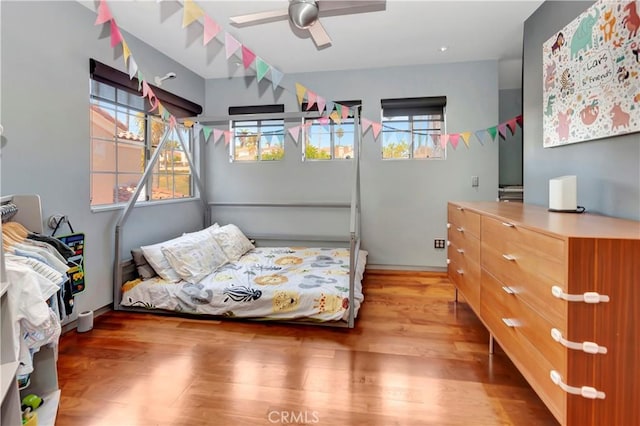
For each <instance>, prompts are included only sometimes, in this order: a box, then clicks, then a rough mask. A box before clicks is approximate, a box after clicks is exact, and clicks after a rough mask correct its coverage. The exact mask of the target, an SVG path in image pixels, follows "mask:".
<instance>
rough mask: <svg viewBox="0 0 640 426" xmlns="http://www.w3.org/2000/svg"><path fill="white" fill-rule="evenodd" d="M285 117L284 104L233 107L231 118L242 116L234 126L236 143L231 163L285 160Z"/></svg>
mask: <svg viewBox="0 0 640 426" xmlns="http://www.w3.org/2000/svg"><path fill="white" fill-rule="evenodd" d="M283 113H284V104H275V105H252V106H232V107H229V115H232V116H233V115H237V116H238V119H237V120H231V122H230V127H231V131H232V132H233V141H232V143H231V144H229V145H230V146H229V160H230V161H232V162H233V161H240V162H242V161H248V162H251V161H274V160H282V158H284V135H285V129H284V119H283V118H282V115H283ZM256 114H257V116H256ZM252 116H254V117H255V118H259V119H254V118H253V117H252Z"/></svg>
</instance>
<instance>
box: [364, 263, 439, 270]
mask: <svg viewBox="0 0 640 426" xmlns="http://www.w3.org/2000/svg"><path fill="white" fill-rule="evenodd" d="M366 270H367V271H413V272H447V267H446V266H445V267H441V266H411V265H376V264H367V266H366Z"/></svg>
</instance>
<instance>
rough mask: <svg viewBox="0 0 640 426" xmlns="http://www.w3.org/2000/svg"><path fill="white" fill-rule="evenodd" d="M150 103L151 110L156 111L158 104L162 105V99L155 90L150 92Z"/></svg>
mask: <svg viewBox="0 0 640 426" xmlns="http://www.w3.org/2000/svg"><path fill="white" fill-rule="evenodd" d="M149 91H150V92H151V89H149ZM149 103H150V104H151V109H150V110H149V112H153V111H155V110H156V108H158V106H159V105H160V101H159V100H158V98H157V97H156V95H155V94H154V93H153V92H151V93H150V94H149Z"/></svg>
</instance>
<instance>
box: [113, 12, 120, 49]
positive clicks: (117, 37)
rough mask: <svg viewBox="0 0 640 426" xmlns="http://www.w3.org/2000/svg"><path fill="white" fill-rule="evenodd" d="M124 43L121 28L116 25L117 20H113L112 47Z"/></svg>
mask: <svg viewBox="0 0 640 426" xmlns="http://www.w3.org/2000/svg"><path fill="white" fill-rule="evenodd" d="M121 42H122V34H121V33H120V28H118V25H117V24H116V20H115V19H112V20H111V47H112V48H114V47H116V46H117V45H118V44H120V43H121Z"/></svg>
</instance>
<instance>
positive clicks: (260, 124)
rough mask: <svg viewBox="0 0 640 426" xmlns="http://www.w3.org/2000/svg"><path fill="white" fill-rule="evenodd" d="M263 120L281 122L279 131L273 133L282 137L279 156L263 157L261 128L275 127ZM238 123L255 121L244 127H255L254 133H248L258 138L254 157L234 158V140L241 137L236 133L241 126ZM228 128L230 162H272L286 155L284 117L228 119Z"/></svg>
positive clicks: (280, 159)
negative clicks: (229, 134) (246, 158)
mask: <svg viewBox="0 0 640 426" xmlns="http://www.w3.org/2000/svg"><path fill="white" fill-rule="evenodd" d="M265 122H281V125H282V127H281V132H280V131H278V133H275V135H281V137H282V143H281V148H282V156H281V157H280V158H273V159H264V158H262V157H263V153H262V151H263V137H264V136H265V135H264V133H265V132H262V129H263V128H264V127H275V125H274V124H271V125H268V126H267V125H264V123H265ZM240 123H255V125H251V126H249V125H247V126H246V127H251V128H255V129H256V130H257V132H256V133H250V135H252V136H257V137H258V140H257V142H256V145H257V146H256V151H257V152H256V157H255V158H253V159H250V160H242V159H238V158H236V141H237V138H239V137H241V136H239V135H238V134H237V132H236V131H237V129H238V128H242V127H241V126H238V124H240ZM229 130H230V131H231V143H230V144H229V162H230V163H264V162H274V161H282V160H283V159H284V156H285V155H286V152H285V143H284V140H285V134H286V130H285V120H284V118H270V119H265V120H230V121H229ZM273 135H274V134H270V135H269V136H273Z"/></svg>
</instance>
